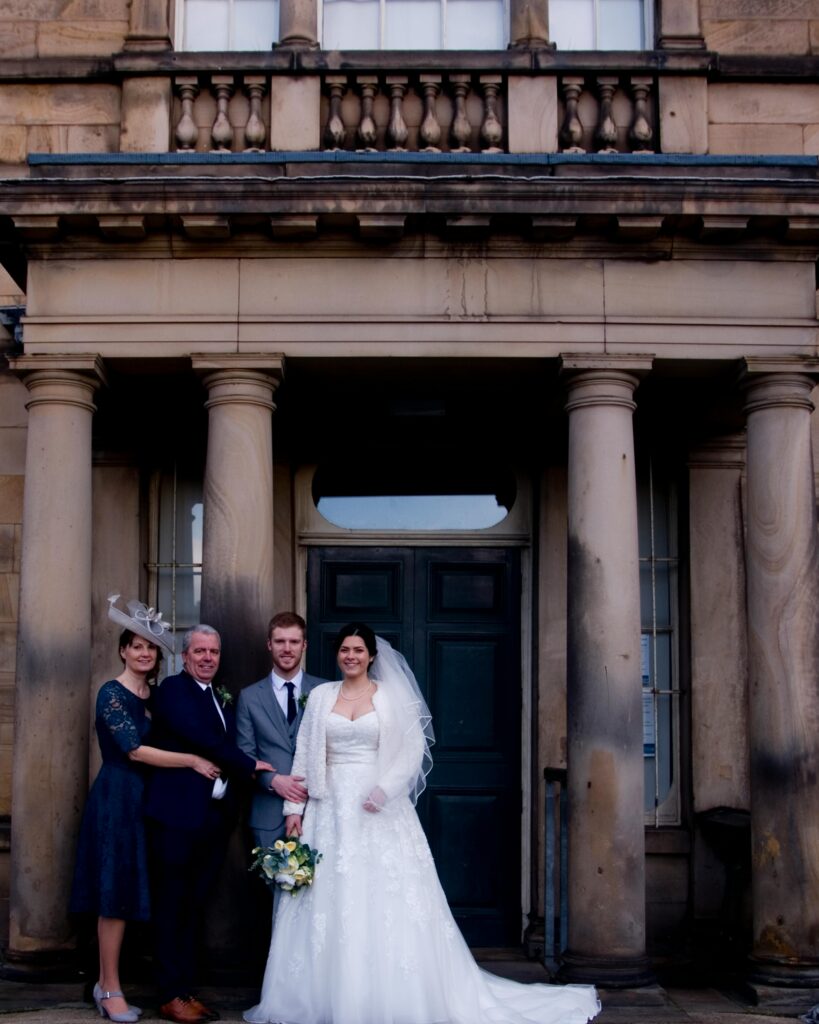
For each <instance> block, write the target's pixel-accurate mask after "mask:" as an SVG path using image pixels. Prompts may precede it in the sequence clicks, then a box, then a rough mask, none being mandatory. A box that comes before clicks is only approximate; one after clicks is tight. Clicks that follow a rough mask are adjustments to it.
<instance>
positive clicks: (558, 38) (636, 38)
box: [549, 0, 654, 50]
mask: <svg viewBox="0 0 819 1024" xmlns="http://www.w3.org/2000/svg"><path fill="white" fill-rule="evenodd" d="M651 14H652V4H651V2H650V0H549V35H550V36H551V39H552V42H553V43H554V44H555V46H556V47H557V48H558V50H650V49H653V46H654V41H653V38H654V26H653V24H652V18H651Z"/></svg>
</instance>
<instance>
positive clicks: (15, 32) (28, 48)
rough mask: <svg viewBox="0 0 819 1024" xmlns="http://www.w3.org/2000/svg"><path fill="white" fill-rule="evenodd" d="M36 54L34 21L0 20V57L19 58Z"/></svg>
mask: <svg viewBox="0 0 819 1024" xmlns="http://www.w3.org/2000/svg"><path fill="white" fill-rule="evenodd" d="M4 13H5V12H4ZM36 56H37V24H36V22H34V21H9V20H7V18H3V19H2V20H0V57H3V58H15V59H17V60H21V59H23V58H26V57H36Z"/></svg>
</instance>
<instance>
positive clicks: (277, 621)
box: [267, 612, 307, 640]
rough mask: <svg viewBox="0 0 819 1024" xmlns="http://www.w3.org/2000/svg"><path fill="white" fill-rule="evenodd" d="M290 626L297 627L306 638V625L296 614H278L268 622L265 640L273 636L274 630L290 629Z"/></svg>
mask: <svg viewBox="0 0 819 1024" xmlns="http://www.w3.org/2000/svg"><path fill="white" fill-rule="evenodd" d="M291 626H298V628H299V629H300V630H301V635H302V636H304V637H306V636H307V623H306V622H305V621H304V619H303V618H302V617H301V615H297V614H296V612H278V614H276V615H274V616H273V618H272V619H271V620H270V624H269V625H268V627H267V639H268V640H269V639H270V637H271V636H272V635H273V630H274V629H290V627H291Z"/></svg>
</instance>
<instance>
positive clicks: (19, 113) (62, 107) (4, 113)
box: [0, 83, 120, 125]
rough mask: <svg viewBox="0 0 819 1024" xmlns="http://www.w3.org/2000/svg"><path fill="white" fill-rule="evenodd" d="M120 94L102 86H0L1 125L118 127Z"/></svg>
mask: <svg viewBox="0 0 819 1024" xmlns="http://www.w3.org/2000/svg"><path fill="white" fill-rule="evenodd" d="M119 119H120V91H119V88H118V87H117V86H115V85H108V84H104V83H94V84H93V85H91V84H83V83H64V84H56V85H50V84H32V83H29V84H27V85H18V84H17V83H14V84H9V85H2V86H0V124H7V125H22V124H28V125H33V124H41V125H58V124H62V125H81V124H95V125H96V124H116V125H118V124H119Z"/></svg>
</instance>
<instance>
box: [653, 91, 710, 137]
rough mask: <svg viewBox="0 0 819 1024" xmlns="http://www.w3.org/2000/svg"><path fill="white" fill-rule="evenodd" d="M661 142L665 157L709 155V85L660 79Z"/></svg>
mask: <svg viewBox="0 0 819 1024" xmlns="http://www.w3.org/2000/svg"><path fill="white" fill-rule="evenodd" d="M659 93H660V97H659V99H660V139H661V142H662V150H663V152H664V153H707V152H708V83H707V82H706V80H705V79H704V78H660V82H659Z"/></svg>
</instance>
